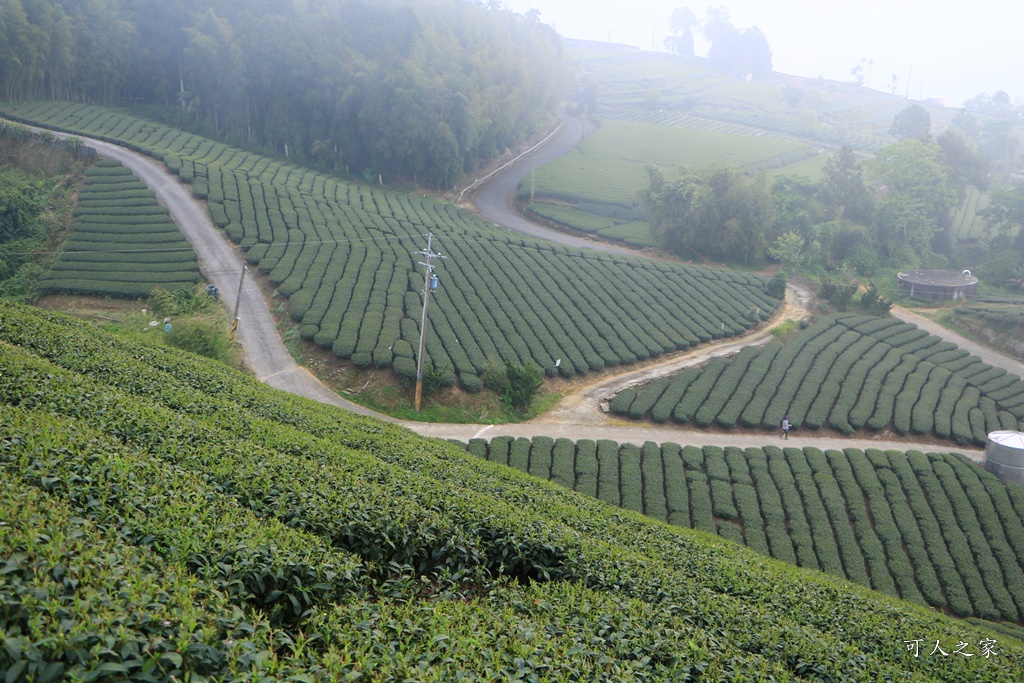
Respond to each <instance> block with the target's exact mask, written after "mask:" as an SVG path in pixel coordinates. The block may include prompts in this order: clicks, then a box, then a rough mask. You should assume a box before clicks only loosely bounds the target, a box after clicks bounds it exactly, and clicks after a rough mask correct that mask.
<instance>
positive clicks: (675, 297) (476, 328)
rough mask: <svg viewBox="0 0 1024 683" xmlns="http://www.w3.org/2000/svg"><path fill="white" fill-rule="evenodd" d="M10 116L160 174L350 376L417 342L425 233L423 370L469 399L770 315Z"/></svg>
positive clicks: (139, 126) (309, 188) (584, 259)
mask: <svg viewBox="0 0 1024 683" xmlns="http://www.w3.org/2000/svg"><path fill="white" fill-rule="evenodd" d="M6 111H7V112H8V113H9V114H11V115H12V116H16V117H18V118H20V119H24V120H32V121H34V122H36V123H39V124H43V125H48V126H51V127H55V128H59V129H64V130H74V131H76V132H79V133H82V134H86V135H91V136H95V137H99V138H104V139H110V140H112V141H115V142H119V143H122V144H126V145H127V146H129V147H131V148H133V149H136V150H139V151H142V152H144V153H146V154H150V155H152V156H154V157H156V158H158V159H161V160H163V162H164V163H165V164H166V165H167V166H168V168H170V169H171V170H172V171H173V172H175V173H177V174H178V175H179V177H180V178H181V179H182V181H184V182H186V183H191V184H192V188H193V192H194V193H195V194H196V196H198V197H200V198H203V199H206V200H207V204H208V207H209V211H210V215H211V217H212V218H213V220H214V222H215V223H216V224H217V225H218V226H220V227H221V228H223V229H224V231H225V232H226V234H227V235H228V236H229V237H230V238H231V239H232V240H234V241H236V242H238V243H239V244H241V245H242V246H243V247H244V248H245V249H247V250H248V254H247V256H248V259H249V261H250V262H251V263H253V264H254V265H257V266H258V267H259V269H260V270H261V271H262V272H264V273H266V274H267V276H268V278H269V279H270V281H271V282H272V283H274V284H275V285H276V286H277V287H278V291H279V292H280V293H281V294H283V295H285V296H287V297H288V298H289V301H290V304H291V307H290V313H291V316H292V318H293V319H294V320H295V321H296V323H298V324H299V326H300V332H301V334H302V336H303V337H305V338H307V339H311V340H315V341H316V343H318V344H320V345H322V346H324V347H329V348H331V349H332V350H333V351H334V352H335V353H336V354H337V355H338V356H339V357H342V358H352V360H353V362H356V363H357V364H360V365H371V364H373V365H376V366H378V367H381V366H386V365H394V366H395V367H396V370H399V371H400V372H404V371H407V369H408V368H407V366H408V362H407V361H405V360H403V361H401V362H397V361H398V358H405V357H404V356H401V357H400V356H398V355H397V354H395V352H394V349H395V346H396V343H397V342H399V341H406V342H409V343H412V344H413V345H414V347H415V346H416V345H417V342H418V338H419V325H420V317H421V316H420V290H421V289H422V287H423V275H422V272H423V271H422V267H420V266H419V265H418V263H417V261H418V260H420V257H418V256H416V255H415V254H414V253H413V252H415V251H418V250H421V249H423V248H424V247H425V246H426V234H427V233H428V232H432V233H433V234H434V235H435V242H434V248H435V250H437V251H441V252H443V253H445V254H446V255H447V256H448V257H449V258H448V259H447V260H445V261H443V262H440V263H439V264H438V270H437V274H438V275H439V277H440V280H441V283H442V286H441V288H440V289H438V290H437V291H436V293H435V294H434V296H435V299H434V302H433V305H432V306H431V308H430V314H429V322H430V326H431V329H432V333H431V334H429V335H428V336H427V339H428V345H427V349H426V356H427V357H426V358H425V361H426V362H427V363H430V364H432V365H433V366H434V367H435V368H437V369H441V368H446V369H447V370H446V372H447V373H450V377H454V376H456V375H458V376H461V377H466V378H472V379H470V380H469V381H468V382H467V383H466V384H467V386H478V385H479V375H480V374H481V373H482V371H483V369H484V366H485V365H486V364H487V363H488V362H491V361H506V360H507V361H511V362H513V363H520V362H527V361H528V362H531V363H533V364H534V365H536V366H538V367H540V368H542V369H544V370H545V371H546V372H547V373H548V374H555V373H557V374H561V375H562V376H566V377H569V376H573V375H575V374H577V373H586V372H590V371H593V370H600V369H603V368H605V367H607V366H609V365H618V364H624V363H633V362H636V361H637V360H642V359H645V358H649V357H652V356H656V355H658V354H662V353H666V352H668V351H674V350H678V349H685V348H688V347H690V346H692V345H694V344H697V343H700V342H703V341H707V340H710V339H713V338H719V337H722V336H727V335H735V334H739V333H741V332H743V331H744V330H746V329H748V328H750V327H751V326H753V325H755V324H756V323H757V322H759V321H760V320H763V319H766V318H767V317H768V316H769V315H770V314H771V312H772V311H774V310H775V308H776V307H777V306H778V303H779V302H778V301H777V300H775V299H772V298H770V297H768V296H767V295H766V293H765V281H764V280H763V279H762V278H760V277H759V276H754V275H747V274H740V273H731V272H727V271H723V270H715V269H710V268H701V267H694V266H687V265H680V264H669V263H660V262H653V261H649V260H645V259H640V258H633V257H627V256H618V255H610V254H603V253H596V252H590V251H584V250H578V249H570V248H566V247H562V246H557V245H553V244H550V243H548V242H545V241H541V240H536V239H534V238H531V237H527V236H521V235H517V234H513V233H509V232H507V231H503V230H498V229H496V228H495V226H493V225H492V224H489V223H487V222H485V221H482V220H481V219H479V218H478V217H476V216H475V215H473V214H470V213H468V212H464V211H462V210H459V209H457V208H456V207H454V206H452V205H450V204H443V203H439V202H435V201H430V200H427V199H420V198H418V197H415V196H410V195H400V194H395V193H391V192H385V191H383V190H380V189H378V188H374V187H372V186H367V185H355V184H351V183H347V182H344V181H341V180H339V179H337V178H334V177H331V176H325V175H322V174H318V173H314V172H312V171H309V170H307V169H303V168H300V167H298V166H295V165H292V164H289V163H285V162H282V161H278V160H274V159H269V158H265V157H260V156H257V155H254V154H251V153H248V152H242V151H240V150H236V149H232V148H230V147H227V146H225V145H222V144H219V143H214V142H211V141H209V140H205V139H203V138H200V137H197V136H194V135H191V134H187V133H183V132H180V131H174V130H172V129H168V128H165V127H163V126H159V125H155V124H152V123H149V122H147V121H144V120H142V119H138V118H133V117H130V116H126V115H124V114H122V113H115V112H111V111H109V110H104V109H100V108H95V107H88V106H80V105H72V104H55V103H34V104H24V105H11V106H8V107H6ZM125 201H133V200H130V199H126V200H125ZM90 210H92V209H90ZM124 210H125V211H128V210H129V209H127V208H126V209H124ZM399 366H401V368H402V370H400V369H399Z"/></svg>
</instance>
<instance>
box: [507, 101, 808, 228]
mask: <svg viewBox="0 0 1024 683" xmlns="http://www.w3.org/2000/svg"><path fill="white" fill-rule="evenodd" d="M819 156H821V155H819V154H818V152H817V149H816V148H814V147H811V146H808V145H806V144H803V143H799V142H794V141H792V140H786V139H783V138H780V137H775V136H770V135H759V131H756V130H754V129H749V128H747V129H744V128H743V127H737V128H735V129H730V128H729V127H728V126H725V127H722V128H720V129H718V130H702V129H691V128H677V127H670V126H666V125H657V124H655V123H647V122H639V121H618V120H615V121H604V122H603V123H602V125H601V129H600V130H599V131H598V132H596V133H593V134H591V135H589V136H588V137H587V138H586V139H584V140H583V142H581V143H580V144H579V145H578V146H577V147H576V149H575V150H574V151H572V152H570V153H569V154H566V155H563V156H562V157H561V158H559V159H557V160H555V161H553V162H550V163H547V164H544V165H543V166H541V167H540V168H538V169H537V170H536V172H535V175H534V180H533V181H530V180H529V179H527V180H524V181H523V183H522V184H521V185H520V187H519V192H518V195H517V196H518V199H519V200H520V201H528V198H529V196H530V191H531V187H533V190H534V195H535V198H536V201H535V202H534V203H533V204H532V205H530V207H529V208H530V210H532V211H534V212H536V213H537V214H538V215H540V216H542V217H544V218H546V219H548V220H552V221H555V222H558V223H562V224H564V225H566V226H568V227H570V228H572V229H575V230H581V231H583V232H590V233H596V234H598V235H600V236H602V237H606V238H613V239H622V237H619V236H620V235H623V236H624V237H625V239H623V241H625V242H627V243H632V244H636V245H645V244H650V243H651V241H650V235H649V234H648V232H649V227H648V226H647V222H646V219H645V217H644V215H643V212H642V210H641V209H640V206H639V203H638V199H637V195H638V193H639V192H641V191H642V190H644V189H646V188H647V186H648V176H647V172H646V170H645V167H646V166H647V165H648V164H653V165H655V166H659V167H661V168H662V169H663V170H664V171H665V173H666V176H667V177H674V176H675V173H676V169H678V168H679V167H680V166H689V167H692V168H703V167H705V166H708V165H711V164H712V163H717V164H719V165H727V166H734V167H736V168H738V169H740V170H741V171H743V172H749V173H753V174H756V173H759V172H762V171H768V170H771V169H776V170H779V169H783V170H784V169H786V168H788V167H789V166H790V165H792V164H807V163H815V161H814V160H815V159H817V157H819ZM823 159H824V157H822V160H821V161H820V163H824V161H823ZM531 182H532V183H533V185H531ZM624 226H629V227H628V230H627V229H624Z"/></svg>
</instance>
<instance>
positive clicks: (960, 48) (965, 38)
mask: <svg viewBox="0 0 1024 683" xmlns="http://www.w3.org/2000/svg"><path fill="white" fill-rule="evenodd" d="M505 4H506V5H507V6H508V7H509V9H512V10H514V11H516V12H525V11H527V10H529V9H530V8H534V9H537V10H540V13H541V20H542V21H544V22H545V23H547V24H552V25H553V26H554V27H555V28H556V29H557V30H558V32H559V33H560V34H562V35H563V36H565V37H567V38H584V39H589V40H600V41H607V40H609V36H610V38H611V41H612V42H615V43H625V44H628V45H635V46H637V47H640V48H643V49H645V50H650V49H651V46H652V42H653V44H654V45H655V48H656V49H658V50H663V49H664V48H663V47H662V40H663V39H664V37H665V36H666V35H668V16H669V15H670V14H671V13H672V10H673V9H674V8H676V7H687V6H688V7H690V9H692V10H693V12H694V13H695V14H696V15H697V17H698V18H703V16H704V12H705V9H706V8H707V7H715V6H725V7H726V8H728V9H729V14H730V17H731V18H732V23H733V25H734V26H735V27H736V28H738V29H741V30H742V29H746V28H749V27H751V26H757V27H759V28H760V29H761V31H762V32H764V34H765V36H766V37H767V38H768V44H769V45H770V46H771V48H772V53H773V60H772V61H773V67H774V69H775V70H776V71H780V72H782V73H788V74H794V75H797V76H810V77H817V76H824V77H825V78H829V79H835V80H845V81H852V80H853V77H852V76H851V75H850V70H851V69H852V68H853V67H854V66H856V65H857V64H858V63H859V62H860V60H861V59H862V58H867V59H870V60H873V61H874V64H872V65H870V80H869V81H868V82H867V83H866V85H868V86H870V87H873V88H876V89H879V90H888V85H889V84H890V82H891V80H892V75H893V74H894V73H895V74H896V75H897V76H898V77H899V83H898V85H897V90H896V92H897V94H899V95H908V94H909V96H910V97H911V98H912V99H919V98H921V97H945V98H946V99H947V104H948V105H949V106H960V104H961V103H962V102H963V101H964V100H965V99H969V98H971V97H973V96H975V95H977V94H978V93H982V92H985V93H988V94H992V93H994V92H996V91H997V90H1005V91H1006V92H1008V93H1009V94H1010V96H1011V97H1012V98H1013V99H1014V100H1015V101H1017V100H1024V28H1022V27H1024V3H1020V2H1018V1H1016V0H972V1H970V2H967V1H965V0H956V1H954V0H931V2H924V1H923V0H915V1H913V2H908V1H907V0H860V1H858V2H853V1H852V0H840V1H838V2H835V1H833V2H828V1H827V0H775V1H773V2H769V1H767V0H720V1H716V0H711V2H687V1H686V0H505ZM652 39H653V41H652ZM697 50H698V54H699V53H700V52H701V48H700V47H699V46H698V48H697ZM868 70H869V66H868V65H867V64H865V77H867V75H868ZM908 76H909V93H908Z"/></svg>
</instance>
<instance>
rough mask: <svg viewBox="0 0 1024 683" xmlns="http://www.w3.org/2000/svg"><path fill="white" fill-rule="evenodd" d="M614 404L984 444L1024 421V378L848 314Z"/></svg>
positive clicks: (892, 324) (767, 424)
mask: <svg viewBox="0 0 1024 683" xmlns="http://www.w3.org/2000/svg"><path fill="white" fill-rule="evenodd" d="M629 392H632V393H629ZM612 409H613V410H614V411H615V412H618V413H622V414H626V415H629V416H630V417H634V418H642V417H644V416H646V415H648V414H649V415H650V416H651V417H652V418H653V419H654V420H655V421H656V422H665V421H667V420H669V419H672V420H674V421H676V422H680V423H693V424H696V425H698V426H701V427H707V426H709V425H712V424H714V425H717V426H719V427H724V428H727V429H731V428H733V427H736V426H742V427H747V428H765V429H772V430H774V429H775V428H776V427H777V426H778V425H779V424H780V423H781V421H782V417H783V416H784V415H787V414H788V415H789V419H790V423H791V424H792V425H793V427H794V428H795V429H801V428H805V429H820V428H821V427H823V426H825V425H828V426H829V427H832V428H833V429H836V430H838V431H840V432H842V433H843V434H851V433H853V432H855V431H857V430H860V429H863V428H865V427H866V428H867V429H869V430H871V431H875V432H877V431H881V430H883V429H889V428H891V429H893V430H894V431H895V432H896V433H898V434H907V433H910V432H912V433H914V434H929V435H934V436H937V437H939V438H942V439H953V440H955V441H957V442H958V443H960V444H970V443H974V444H978V445H984V444H985V443H986V441H987V435H988V433H989V432H991V431H996V430H999V429H1013V430H1015V429H1018V428H1019V427H1020V426H1021V424H1022V423H1024V380H1022V379H1021V378H1020V377H1017V376H1015V375H1013V374H1010V373H1007V372H1006V371H1005V370H1003V369H1001V368H993V367H992V366H990V365H987V364H986V363H983V362H982V361H981V359H980V358H978V357H977V356H972V355H970V354H968V353H967V352H966V351H964V350H962V349H958V348H957V347H956V345H955V344H952V343H950V342H945V341H942V340H941V339H940V338H939V337H936V336H934V335H929V334H928V333H927V332H925V331H924V330H920V329H918V328H917V326H915V325H912V324H910V323H903V322H900V321H899V320H896V319H893V318H875V317H872V316H860V315H852V314H846V315H837V316H835V317H822V318H819V319H818V320H816V321H815V322H814V324H812V325H810V326H808V327H807V329H805V330H803V331H801V332H800V333H799V334H797V335H796V336H794V337H793V338H792V339H791V340H789V341H787V342H786V343H784V344H780V343H778V342H770V343H768V344H767V345H765V346H764V347H762V348H754V347H745V348H744V349H743V350H741V351H740V352H739V353H738V354H736V355H735V356H734V357H733V358H731V359H729V360H725V359H722V358H717V359H715V360H712V361H711V362H709V363H708V364H707V365H705V366H704V367H703V368H689V369H687V370H684V371H683V372H681V373H679V374H677V375H676V376H675V377H674V378H673V379H672V380H671V381H670V382H668V381H665V382H652V383H651V384H649V385H648V386H646V387H645V388H643V389H642V390H640V391H639V392H637V391H633V390H627V392H624V393H622V394H620V395H619V396H616V398H615V400H613V401H612Z"/></svg>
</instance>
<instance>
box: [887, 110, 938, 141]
mask: <svg viewBox="0 0 1024 683" xmlns="http://www.w3.org/2000/svg"><path fill="white" fill-rule="evenodd" d="M931 129H932V117H931V114H929V113H928V110H927V109H925V108H924V107H922V106H921V105H920V104H911V105H909V106H907V107H905V108H904V109H903V110H901V111H900V112H899V113H898V114H896V116H894V117H893V120H892V125H891V126H890V127H889V132H890V133H892V134H893V135H895V136H896V137H898V138H926V137H928V135H929V134H930V133H931Z"/></svg>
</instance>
